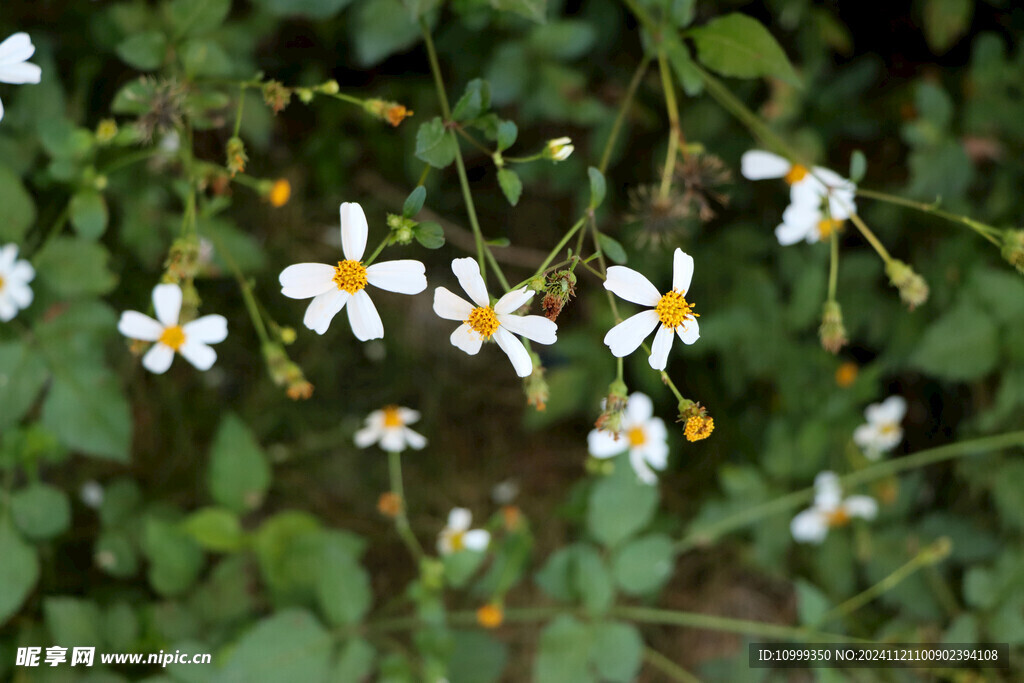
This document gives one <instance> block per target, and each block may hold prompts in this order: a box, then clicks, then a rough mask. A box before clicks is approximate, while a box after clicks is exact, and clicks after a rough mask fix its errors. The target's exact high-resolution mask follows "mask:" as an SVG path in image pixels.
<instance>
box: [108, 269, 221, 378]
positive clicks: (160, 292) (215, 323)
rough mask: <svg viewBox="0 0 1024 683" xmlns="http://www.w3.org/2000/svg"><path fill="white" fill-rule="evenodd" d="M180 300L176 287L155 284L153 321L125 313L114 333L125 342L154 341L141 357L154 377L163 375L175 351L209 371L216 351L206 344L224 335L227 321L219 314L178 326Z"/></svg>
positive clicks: (132, 313) (200, 368)
mask: <svg viewBox="0 0 1024 683" xmlns="http://www.w3.org/2000/svg"><path fill="white" fill-rule="evenodd" d="M181 299H182V292H181V287H179V286H178V285H172V284H168V285H157V286H156V287H154V288H153V308H154V310H155V311H156V320H153V319H152V318H150V317H149V316H148V315H144V314H142V313H139V312H138V311H125V312H124V313H122V314H121V320H120V322H118V323H117V329H118V331H119V332H120V333H121V334H123V335H124V336H126V337H128V338H129V339H139V340H142V341H147V342H156V343H155V344H153V346H152V347H150V349H149V351H147V352H146V355H145V356H143V357H142V366H143V367H144V368H146V369H147V370H149V371H150V372H152V373H154V374H157V375H160V374H163V373H165V372H167V368H169V367H171V361H173V360H174V353H175V352H178V353H180V354H181V355H182V356H183V357H184V358H185V360H187V361H188V362H189V363H191V364H192V365H193V366H195V368H196V369H197V370H209V369H210V368H211V367H212V366H213V364H214V362H215V361H216V360H217V352H216V351H214V350H213V349H211V348H210V347H209V346H208V345H209V344H217V343H219V342H222V341H224V340H225V339H226V338H227V336H228V321H227V320H226V319H225V318H224V316H222V315H204V316H203V317H202V318H197V319H195V320H193V321H192V322H188V323H185V324H184V325H180V324H178V317H179V316H180V315H181Z"/></svg>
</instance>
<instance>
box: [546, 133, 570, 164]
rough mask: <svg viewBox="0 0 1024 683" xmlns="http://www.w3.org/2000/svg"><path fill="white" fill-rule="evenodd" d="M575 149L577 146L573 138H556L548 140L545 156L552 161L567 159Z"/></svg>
mask: <svg viewBox="0 0 1024 683" xmlns="http://www.w3.org/2000/svg"><path fill="white" fill-rule="evenodd" d="M574 149H576V148H575V147H574V146H573V144H572V139H571V138H555V139H554V140H548V144H547V145H546V146H545V147H544V156H546V157H547V158H548V159H551V160H552V161H565V160H566V159H568V158H569V155H570V154H572V152H573V150H574Z"/></svg>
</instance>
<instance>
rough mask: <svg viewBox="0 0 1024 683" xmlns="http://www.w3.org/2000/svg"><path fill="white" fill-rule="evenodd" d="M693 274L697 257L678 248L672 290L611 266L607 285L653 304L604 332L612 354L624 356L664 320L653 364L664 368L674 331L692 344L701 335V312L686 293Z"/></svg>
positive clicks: (639, 301) (632, 298)
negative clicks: (656, 286)
mask: <svg viewBox="0 0 1024 683" xmlns="http://www.w3.org/2000/svg"><path fill="white" fill-rule="evenodd" d="M692 278H693V257H692V256H690V255H689V254H687V253H685V252H684V251H683V250H682V249H676V251H675V255H674V257H673V267H672V290H671V291H669V292H666V293H665V294H660V293H659V292H658V290H657V289H656V288H655V286H654V285H652V284H651V281H650V280H648V279H647V278H646V277H644V276H643V275H641V274H640V273H638V272H637V271H635V270H633V269H632V268H626V267H625V266H612V267H610V268H609V269H608V279H606V280H605V281H604V288H605V289H607V290H609V291H611V292H612V293H613V294H615V295H616V296H618V297H619V298H622V299H625V300H626V301H632V302H633V303H636V304H640V305H642V306H651V307H652V308H650V309H648V310H646V311H641V312H640V313H637V314H636V315H634V316H633V317H631V318H628V319H626V320H625V321H623V322H621V323H619V324H618V325H616V326H615V327H613V328H612V329H611V330H609V331H608V334H606V335H605V336H604V343H605V344H606V345H607V346H608V348H609V349H611V352H612V355H613V356H617V357H619V358H622V357H623V356H628V355H629V354H631V353H633V352H634V351H636V349H637V347H639V346H640V344H642V343H643V341H644V339H646V338H647V336H648V335H649V334H650V333H651V332H652V331H653V330H654V328H655V327H657V326H658V323H659V322H660V323H661V328H660V329H659V330H658V332H657V334H655V335H654V344H653V345H652V347H651V357H650V364H651V367H652V368H654V369H655V370H664V369H665V365H666V364H667V363H668V353H669V351H671V350H672V335H673V333H675V334H678V335H679V338H680V339H682V340H683V343H684V344H692V343H694V342H695V341H697V338H698V337H700V330H699V329H698V326H697V317H698V314H697V313H694V312H693V306H694V305H693V304H692V303H690V302H688V301H687V300H686V298H685V294H686V293H687V291H688V290H689V288H690V280H691V279H692Z"/></svg>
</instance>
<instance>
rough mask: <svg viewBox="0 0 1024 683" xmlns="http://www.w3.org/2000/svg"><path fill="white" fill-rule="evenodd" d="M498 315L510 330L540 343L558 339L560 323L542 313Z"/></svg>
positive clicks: (552, 342) (550, 342) (553, 341)
mask: <svg viewBox="0 0 1024 683" xmlns="http://www.w3.org/2000/svg"><path fill="white" fill-rule="evenodd" d="M495 310H497V309H495ZM497 317H498V322H499V323H501V326H502V327H504V328H505V329H507V330H508V331H509V332H512V333H513V334H518V335H520V336H523V337H526V338H527V339H529V340H531V341H535V342H537V343H538V344H554V343H555V342H556V341H558V324H557V323H555V322H554V321H553V320H548V319H547V318H545V317H544V316H542V315H502V314H500V313H499V314H498V316H497Z"/></svg>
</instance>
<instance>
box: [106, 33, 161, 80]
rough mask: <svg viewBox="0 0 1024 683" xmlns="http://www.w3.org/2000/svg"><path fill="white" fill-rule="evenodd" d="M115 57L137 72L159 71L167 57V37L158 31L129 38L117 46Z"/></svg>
mask: <svg viewBox="0 0 1024 683" xmlns="http://www.w3.org/2000/svg"><path fill="white" fill-rule="evenodd" d="M116 51H117V56H118V57H120V58H121V59H122V61H124V63H125V64H127V65H128V66H132V67H135V68H136V69H138V70H139V71H154V70H156V69H159V68H160V66H161V65H162V64H163V63H164V58H165V57H166V56H167V37H166V36H165V35H164V34H163V33H160V32H159V31H146V32H145V33H138V34H136V35H134V36H129V37H128V38H125V39H124V40H122V41H121V42H120V43H119V44H118V46H117V50H116Z"/></svg>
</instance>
